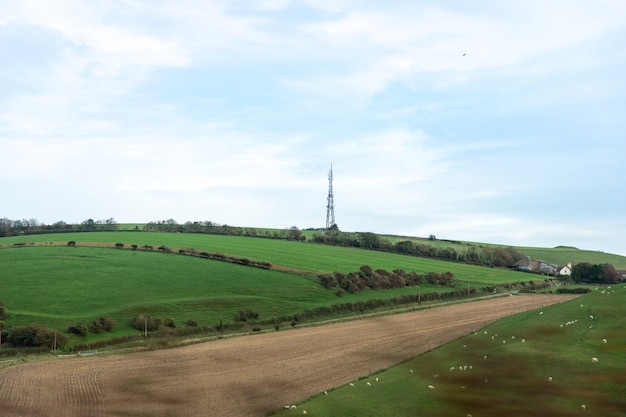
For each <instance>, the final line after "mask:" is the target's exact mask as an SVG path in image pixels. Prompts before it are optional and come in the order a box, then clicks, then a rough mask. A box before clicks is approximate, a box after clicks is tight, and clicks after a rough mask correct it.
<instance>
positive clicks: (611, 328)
mask: <svg viewBox="0 0 626 417" xmlns="http://www.w3.org/2000/svg"><path fill="white" fill-rule="evenodd" d="M603 292H604V293H603ZM625 303H626V289H624V284H620V285H614V286H613V289H609V290H607V289H606V287H602V288H600V289H599V290H596V291H593V292H592V293H589V294H587V295H584V296H582V297H580V298H578V299H575V300H572V301H569V302H566V303H562V304H556V305H553V306H549V307H546V308H544V309H542V310H541V312H542V314H540V312H539V311H536V310H535V311H531V312H526V313H521V314H517V315H515V316H511V317H508V318H505V319H502V320H500V321H499V322H497V323H495V324H493V325H491V326H488V327H487V328H485V329H484V330H481V331H479V332H476V333H473V334H470V335H468V336H466V337H464V338H461V339H459V340H457V341H455V342H453V343H450V344H447V345H445V346H443V347H440V348H438V349H434V350H433V351H431V352H428V353H426V354H424V355H421V356H419V357H417V358H414V359H412V360H409V361H407V362H405V363H403V364H401V365H399V366H396V367H393V368H391V369H388V370H385V371H383V372H380V373H378V374H376V375H371V376H369V377H367V378H364V379H361V380H359V381H355V384H354V385H355V387H350V386H344V387H340V388H337V389H336V390H334V391H331V392H330V393H329V394H328V395H319V396H317V397H315V398H312V399H310V400H308V401H304V402H302V403H300V404H298V408H297V409H296V410H288V411H282V412H279V413H277V414H276V416H277V417H285V416H290V415H296V414H298V415H302V414H303V410H306V411H307V415H308V416H313V417H314V416H327V415H340V416H343V417H352V416H354V417H357V416H358V417H368V416H371V417H374V416H398V417H404V416H406V417H409V416H416V415H424V416H434V417H437V416H467V415H472V416H482V417H485V416H494V417H495V416H504V415H506V416H531V415H545V416H578V415H593V416H603V417H618V416H624V415H625V414H624V413H625V411H624V410H626V375H625V374H624V369H626V332H624V328H626V315H625V314H624V305H625ZM591 316H593V319H592V318H591ZM568 322H569V323H570V324H567V323H568ZM561 325H563V327H561ZM513 337H514V338H513ZM603 339H606V340H607V342H606V343H603ZM502 341H505V342H506V343H502ZM464 346H465V347H464ZM485 356H486V359H485ZM592 358H597V359H598V361H597V362H596V363H594V362H593V361H592ZM466 366H467V368H466V369H465V370H460V368H461V367H463V368H465V367H466ZM451 367H454V368H455V370H454V371H450V368H451ZM470 367H471V368H470ZM411 370H413V372H411ZM376 378H378V379H379V380H378V382H376ZM550 378H551V380H550ZM368 382H369V383H370V384H371V385H369V386H368V385H367V383H368ZM429 385H432V386H433V387H434V389H429V388H428V386H429ZM583 405H584V406H585V407H584V408H585V409H584V410H583V407H582V406H583Z"/></svg>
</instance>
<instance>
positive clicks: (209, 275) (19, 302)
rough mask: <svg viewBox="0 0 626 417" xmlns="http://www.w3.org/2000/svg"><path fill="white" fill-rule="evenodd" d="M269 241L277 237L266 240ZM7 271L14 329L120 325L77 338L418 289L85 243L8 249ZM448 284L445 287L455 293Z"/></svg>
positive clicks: (5, 292)
mask: <svg viewBox="0 0 626 417" xmlns="http://www.w3.org/2000/svg"><path fill="white" fill-rule="evenodd" d="M98 235H101V234H98ZM170 236H172V237H177V236H176V235H170ZM161 237H162V238H167V237H168V236H167V235H166V236H161ZM200 237H202V236H200ZM246 239H247V238H239V240H246ZM255 241H257V240H255ZM266 242H270V243H271V242H272V241H268V240H260V243H266ZM168 243H170V244H171V242H168ZM279 243H286V244H291V245H292V246H296V247H300V246H301V245H300V244H299V243H295V242H279ZM310 246H312V247H313V246H316V245H310ZM244 252H245V251H244ZM0 271H2V272H1V273H0V274H1V277H2V280H1V282H2V290H1V292H0V301H2V302H4V304H5V306H6V308H7V310H8V311H9V313H10V317H9V319H8V320H7V322H6V324H7V326H8V327H12V326H19V325H27V324H30V323H36V324H39V325H44V326H47V327H51V328H56V329H66V328H67V327H69V326H71V325H73V324H75V323H76V322H79V321H82V322H84V323H89V322H90V321H91V320H94V319H97V318H98V317H101V316H105V317H111V318H113V319H114V320H115V321H116V322H117V326H116V330H115V331H114V332H113V333H112V334H111V333H104V334H100V335H89V336H88V337H87V338H77V337H74V336H72V337H71V343H87V342H94V341H97V340H100V339H103V338H111V337H117V336H126V335H130V334H137V333H139V332H137V331H136V330H133V329H132V328H131V327H130V324H129V323H130V320H131V319H132V318H133V317H135V316H137V315H138V314H142V315H149V316H152V317H158V318H161V319H165V318H172V319H174V320H175V322H176V323H177V324H178V325H179V326H183V325H184V323H185V322H186V321H187V320H193V321H195V322H197V323H198V324H199V325H200V326H205V327H209V328H211V327H214V326H216V325H217V324H218V323H220V321H223V322H224V323H229V322H230V323H232V322H234V319H235V317H236V316H237V314H238V312H239V311H240V310H241V309H246V308H249V309H253V310H254V311H256V312H257V313H259V320H266V321H267V320H272V319H273V318H274V317H278V316H283V315H285V316H293V315H295V314H297V313H299V312H303V311H305V310H307V309H313V308H316V307H320V306H330V305H332V304H336V303H348V302H362V301H364V300H367V299H375V298H392V297H395V296H396V295H400V294H407V293H412V294H415V293H416V292H417V289H416V288H410V287H406V288H402V289H394V290H386V291H372V290H367V289H366V290H363V291H361V292H360V293H359V294H349V293H345V294H344V295H343V296H342V297H338V296H337V295H336V291H335V290H334V289H326V288H324V287H323V286H322V285H321V284H320V283H319V280H318V279H317V278H315V277H313V276H309V275H301V274H293V273H287V272H280V271H273V270H265V269H260V268H252V267H247V266H242V265H236V264H231V263H227V262H220V261H215V260H208V259H202V258H198V257H191V256H182V255H178V254H176V253H162V252H159V251H143V250H136V251H133V250H119V249H114V248H100V247H81V246H77V247H68V246H32V247H20V248H5V249H0ZM446 288H447V287H446ZM446 288H444V289H443V290H449V288H447V289H446ZM437 290H440V291H441V290H442V289H441V288H438V287H434V286H428V285H425V286H422V288H421V289H420V291H422V292H423V293H425V292H428V291H437Z"/></svg>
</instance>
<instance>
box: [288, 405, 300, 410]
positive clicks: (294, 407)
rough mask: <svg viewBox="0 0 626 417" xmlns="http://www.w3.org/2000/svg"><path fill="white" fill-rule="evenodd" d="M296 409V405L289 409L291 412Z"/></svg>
mask: <svg viewBox="0 0 626 417" xmlns="http://www.w3.org/2000/svg"><path fill="white" fill-rule="evenodd" d="M296 408H298V407H297V406H296V405H292V406H291V407H289V409H290V410H295V409H296Z"/></svg>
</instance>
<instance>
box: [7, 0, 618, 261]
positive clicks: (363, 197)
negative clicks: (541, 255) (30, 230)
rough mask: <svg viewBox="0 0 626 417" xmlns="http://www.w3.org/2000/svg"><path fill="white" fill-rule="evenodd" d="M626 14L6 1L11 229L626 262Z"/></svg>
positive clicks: (403, 4)
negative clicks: (477, 250) (199, 225)
mask: <svg viewBox="0 0 626 417" xmlns="http://www.w3.org/2000/svg"><path fill="white" fill-rule="evenodd" d="M624 39H626V3H625V2H623V1H622V0H596V1H593V2H589V1H580V0H567V1H565V0H550V1H546V0H510V1H506V2H502V1H495V0H476V1H471V2H464V1H451V0H443V1H442V0H439V1H434V0H432V1H431V0H424V1H411V2H408V1H404V0H388V1H385V2H381V1H376V0H371V1H370V0H363V1H358V0H300V1H296V0H291V1H290V0H198V1H195V0H181V1H176V2H172V1H162V0H150V1H147V0H146V1H144V0H94V1H73V0H54V1H52V0H50V1H44V0H30V1H29V0H24V1H19V2H15V1H11V0H0V196H1V197H0V217H6V218H9V219H37V220H38V221H40V222H42V223H45V224H52V223H54V222H56V221H60V220H62V221H65V222H67V223H80V222H82V221H84V220H87V219H94V220H104V219H110V218H113V219H115V220H116V221H117V222H118V223H146V222H149V221H159V220H166V219H174V220H176V221H177V222H179V223H185V222H187V221H203V220H210V221H213V222H216V223H220V224H229V225H234V226H242V227H272V228H289V227H291V226H297V227H299V228H301V229H305V228H310V227H323V226H324V225H325V223H326V214H327V213H326V212H327V208H326V205H327V196H328V188H329V181H328V173H329V170H330V168H331V165H332V169H333V191H334V212H335V220H336V223H337V225H338V226H339V229H340V230H344V231H351V232H375V233H385V234H396V235H407V236H419V237H427V236H429V235H435V236H436V237H437V238H440V239H453V240H465V241H477V242H487V243H498V244H507V245H520V246H539V247H554V246H558V245H565V246H575V247H578V248H580V249H588V250H598V251H603V252H609V253H616V254H621V255H626V217H625V215H624V213H625V211H624V209H625V207H626V192H625V191H626V190H625V188H626V187H625V186H624V178H625V176H626V175H625V174H624V169H625V168H624V162H625V160H626V140H625V139H626V137H625V133H624V132H626V116H625V113H624V111H625V109H626V75H625V74H626V43H625V42H624Z"/></svg>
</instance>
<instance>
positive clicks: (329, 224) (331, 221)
mask: <svg viewBox="0 0 626 417" xmlns="http://www.w3.org/2000/svg"><path fill="white" fill-rule="evenodd" d="M335 227H336V225H335V202H334V196H333V165H332V164H331V165H330V171H328V201H327V203H326V230H327V231H328V230H330V229H333V228H335Z"/></svg>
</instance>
